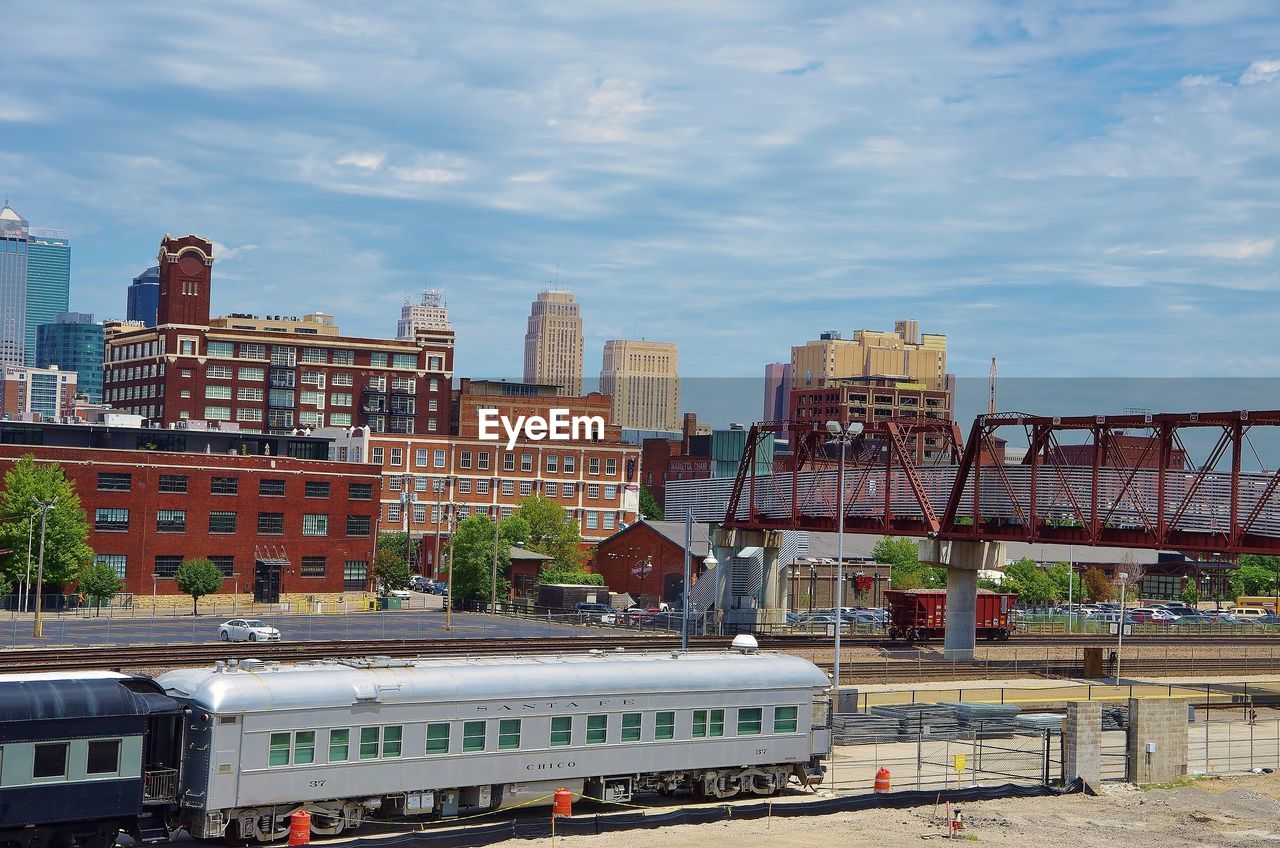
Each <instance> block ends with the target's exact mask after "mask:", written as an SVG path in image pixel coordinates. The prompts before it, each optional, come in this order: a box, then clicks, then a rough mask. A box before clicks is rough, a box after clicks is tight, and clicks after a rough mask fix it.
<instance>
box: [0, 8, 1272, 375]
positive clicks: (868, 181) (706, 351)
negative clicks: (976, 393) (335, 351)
mask: <svg viewBox="0 0 1280 848" xmlns="http://www.w3.org/2000/svg"><path fill="white" fill-rule="evenodd" d="M610 5H613V4H598V3H586V2H573V0H558V2H555V3H544V4H538V5H537V6H536V7H535V6H534V5H532V4H521V3H497V2H471V3H457V4H448V3H432V4H424V3H414V2H403V3H395V2H367V3H360V2H347V3H323V2H309V3H302V2H285V1H283V0H277V2H272V3H266V4H259V3H247V2H244V3H237V2H222V3H218V4H209V3H206V4H178V3H172V2H166V3H142V2H136V3H123V4H115V3H110V4H109V3H99V2H83V3H75V2H60V3H52V4H45V5H44V6H42V7H40V8H39V9H38V10H35V11H33V12H32V13H30V14H28V13H25V12H24V13H23V14H14V13H13V12H12V10H10V11H9V12H8V13H5V14H4V17H3V20H4V24H3V26H2V27H0V69H2V74H0V77H2V78H3V79H4V86H3V88H2V89H0V192H7V193H8V194H9V196H10V198H11V201H12V203H13V205H14V206H15V208H17V209H18V211H19V212H21V213H22V214H23V215H25V216H26V217H27V218H28V219H30V220H31V222H32V223H33V225H36V226H45V227H56V228H61V229H66V230H69V231H70V232H71V235H72V238H73V240H74V242H73V243H74V255H73V282H72V284H73V290H72V308H73V309H79V310H82V311H92V312H94V313H96V314H97V315H98V316H99V317H100V318H101V317H122V314H123V311H124V298H125V294H124V292H125V287H126V286H127V284H128V281H129V279H130V278H131V277H132V276H133V275H134V274H136V273H138V272H139V271H141V270H142V269H143V268H144V267H146V266H147V265H148V264H150V260H151V257H153V256H154V255H155V252H156V250H157V247H158V244H159V239H160V237H161V235H162V234H163V233H165V232H166V231H168V232H175V233H186V232H196V233H199V234H202V235H205V236H207V237H209V238H212V239H214V240H215V241H217V242H218V243H219V244H220V245H221V248H220V252H221V256H220V259H219V261H218V263H217V264H216V265H215V270H214V274H215V297H214V301H215V302H214V307H215V310H217V311H222V312H225V311H254V312H258V313H260V314H261V313H281V312H284V313H302V312H305V311H309V310H312V309H320V310H324V311H328V312H332V313H334V314H336V315H337V316H338V318H339V321H340V323H341V325H342V327H343V328H344V331H346V332H349V333H352V334H361V335H385V334H390V333H392V332H393V331H394V324H395V318H396V315H397V312H398V308H399V304H400V302H401V299H402V297H403V296H404V295H405V294H406V293H414V292H416V291H417V290H420V289H421V288H422V287H423V286H424V285H427V284H429V285H431V286H434V287H439V288H441V289H443V290H445V292H446V293H447V296H448V299H449V303H450V307H451V313H452V318H453V321H454V324H455V327H456V328H457V330H458V346H459V347H458V350H459V353H458V360H457V366H458V371H459V373H462V374H474V375H480V374H508V375H518V372H519V368H520V362H521V349H522V337H523V332H524V324H525V319H526V316H527V314H528V308H529V301H530V300H531V299H532V298H533V296H534V294H535V293H536V292H537V291H538V289H539V288H541V287H542V286H543V285H545V284H546V282H547V281H549V280H551V279H553V278H557V277H558V279H559V280H560V282H561V283H562V284H563V285H565V286H567V287H569V288H572V289H573V290H574V291H575V292H576V293H577V295H578V298H579V300H580V301H581V303H582V305H583V313H584V317H585V322H586V331H587V354H588V355H587V373H588V375H589V376H590V375H591V374H593V373H594V372H595V371H597V370H598V368H599V361H600V349H601V347H602V345H603V342H604V340H605V339H608V338H617V337H634V336H645V337H648V338H655V339H663V340H670V341H675V342H677V343H678V344H679V345H680V351H681V359H682V370H683V372H684V373H685V374H686V375H690V376H699V377H756V376H758V375H759V374H760V373H761V370H762V367H763V365H764V363H765V362H768V361H772V360H781V359H785V358H786V357H787V355H788V349H789V345H790V344H792V343H798V342H801V341H803V340H805V339H806V338H812V337H815V336H816V333H817V332H818V331H820V330H822V329H827V328H835V329H840V330H842V331H844V332H845V333H846V334H847V333H848V332H850V331H851V330H853V329H855V328H859V327H873V328H890V327H891V326H892V322H893V320H894V319H895V318H902V317H914V318H918V319H920V321H921V323H922V326H923V328H924V329H925V330H926V331H934V332H943V333H946V334H947V335H948V336H949V339H950V348H951V365H952V370H954V371H956V372H958V373H960V374H961V375H965V376H983V375H985V373H986V368H987V363H988V361H989V358H990V357H991V356H992V355H996V356H998V357H999V358H1000V363H1001V366H1000V367H1001V373H1002V375H1008V376H1063V377H1092V376H1188V377H1205V376H1228V375H1230V376H1252V377H1262V376H1274V375H1275V374H1276V372H1277V370H1280V369H1278V367H1277V366H1280V354H1278V353H1277V352H1276V347H1275V345H1273V344H1271V343H1270V342H1271V340H1272V339H1274V337H1275V334H1276V328H1277V327H1280V299H1278V298H1277V296H1276V295H1277V289H1278V288H1280V260H1278V259H1277V252H1276V251H1277V239H1278V238H1280V236H1278V234H1277V229H1278V228H1280V214H1277V213H1278V211H1280V209H1278V206H1280V193H1278V192H1277V189H1278V188H1280V7H1277V6H1276V4H1275V3H1273V2H1265V1H1264V2H1237V1H1236V0H1214V2H1202V0H1186V2H1153V3H1098V2H1080V3H1058V4H1050V3H1042V2H1028V3H1019V2H957V0H936V2H905V0H898V1H897V2H884V3H848V4H836V3H823V2H808V3H805V2H787V3H744V2H729V1H728V0H720V2H716V1H715V0H708V2H700V3H688V2H682V3H673V2H645V3H641V4H636V6H637V8H633V9H622V8H606V7H608V6H610ZM188 7H190V8H188Z"/></svg>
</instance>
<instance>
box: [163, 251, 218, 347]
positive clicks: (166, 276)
mask: <svg viewBox="0 0 1280 848" xmlns="http://www.w3.org/2000/svg"><path fill="white" fill-rule="evenodd" d="M156 262H157V263H158V264H159V265H160V307H159V309H158V310H157V313H156V324H157V325H164V324H184V325H186V326H192V327H207V326H209V285H210V282H211V279H212V276H213V243H212V242H210V241H208V240H207V239H202V238H200V237H199V236H192V235H187V236H182V237H181V238H175V237H174V236H171V235H165V237H164V239H163V240H162V241H161V242H160V254H159V255H158V256H157V257H156Z"/></svg>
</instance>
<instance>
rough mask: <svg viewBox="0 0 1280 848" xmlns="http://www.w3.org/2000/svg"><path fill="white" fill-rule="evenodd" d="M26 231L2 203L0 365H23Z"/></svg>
mask: <svg viewBox="0 0 1280 848" xmlns="http://www.w3.org/2000/svg"><path fill="white" fill-rule="evenodd" d="M28 236H29V227H28V225H27V222H26V219H24V218H23V217H22V216H21V215H19V214H18V213H17V212H14V211H13V208H12V207H10V206H9V204H8V202H6V203H5V205H4V208H3V209H0V364H5V365H22V364H24V362H25V358H24V356H23V342H24V340H25V339H26V333H27V331H26V317H27V239H28Z"/></svg>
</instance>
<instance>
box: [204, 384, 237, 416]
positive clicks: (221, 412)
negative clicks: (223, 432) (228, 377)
mask: <svg viewBox="0 0 1280 848" xmlns="http://www.w3.org/2000/svg"><path fill="white" fill-rule="evenodd" d="M223 388H228V387H226V386H224V387H223ZM204 420H205V421H230V420H231V407H229V406H206V407H205V408H204Z"/></svg>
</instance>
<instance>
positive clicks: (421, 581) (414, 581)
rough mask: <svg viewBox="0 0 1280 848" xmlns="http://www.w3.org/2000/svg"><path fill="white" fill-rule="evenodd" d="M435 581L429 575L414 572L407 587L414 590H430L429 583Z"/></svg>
mask: <svg viewBox="0 0 1280 848" xmlns="http://www.w3.org/2000/svg"><path fill="white" fill-rule="evenodd" d="M433 582H435V581H433V580H432V579H431V578H430V577H426V576H424V575H422V574H415V575H413V576H412V577H410V578H409V588H410V589H412V590H413V591H415V592H430V591H431V584H432V583H433Z"/></svg>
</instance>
